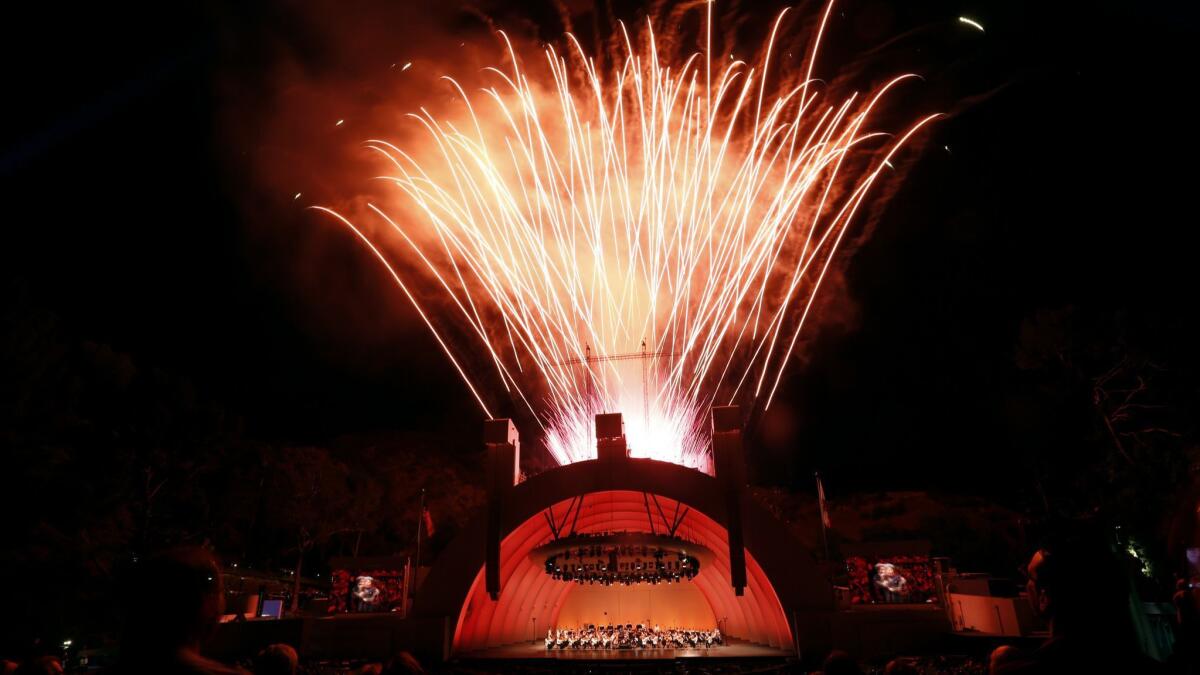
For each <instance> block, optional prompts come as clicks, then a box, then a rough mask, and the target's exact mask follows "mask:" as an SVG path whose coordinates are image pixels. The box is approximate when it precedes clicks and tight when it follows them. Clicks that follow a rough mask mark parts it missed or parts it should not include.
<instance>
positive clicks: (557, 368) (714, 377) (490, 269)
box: [322, 2, 936, 471]
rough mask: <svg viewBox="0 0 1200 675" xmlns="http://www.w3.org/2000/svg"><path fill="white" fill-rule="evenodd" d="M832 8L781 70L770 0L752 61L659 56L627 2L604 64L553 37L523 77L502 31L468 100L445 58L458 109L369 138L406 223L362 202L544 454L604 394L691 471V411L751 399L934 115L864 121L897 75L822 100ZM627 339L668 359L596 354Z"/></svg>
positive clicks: (565, 452) (579, 442)
mask: <svg viewBox="0 0 1200 675" xmlns="http://www.w3.org/2000/svg"><path fill="white" fill-rule="evenodd" d="M707 5H708V6H707V8H706V12H705V15H706V24H705V34H706V37H705V39H706V47H707V49H708V51H711V20H712V19H711V3H707ZM831 7H832V2H830V3H829V4H827V5H826V7H825V10H824V12H823V13H822V16H821V20H820V22H819V24H818V28H817V30H816V31H815V35H814V36H813V38H812V43H811V49H810V50H809V55H808V58H807V59H806V61H805V63H804V67H803V75H802V76H800V77H799V78H796V77H789V76H787V75H786V73H785V74H779V73H776V72H774V71H772V70H771V68H772V64H771V59H772V55H773V51H774V47H775V41H776V40H777V37H778V34H779V30H780V26H781V24H782V22H783V18H784V14H785V13H786V10H785V12H784V13H781V14H780V15H779V17H778V18H777V19H776V21H775V23H774V25H773V26H772V30H771V33H770V37H769V39H768V41H767V43H766V45H765V47H764V49H763V57H762V58H761V60H760V61H759V64H758V65H757V66H751V65H749V64H747V63H744V62H742V61H738V60H730V61H729V62H728V63H726V64H725V65H724V67H723V68H719V69H718V68H715V66H716V63H714V62H713V60H712V58H711V57H710V55H709V54H707V53H706V54H692V55H690V56H687V57H686V58H683V59H680V60H676V59H673V58H672V54H671V53H670V50H669V49H668V50H665V51H660V44H659V43H658V42H657V41H656V39H655V36H654V33H653V30H652V28H651V27H650V25H649V22H647V28H646V30H645V34H644V35H645V37H644V38H643V39H642V41H641V42H640V43H635V41H634V39H633V38H631V36H630V34H629V32H628V31H627V30H626V29H625V26H624V25H621V33H620V35H619V36H618V40H619V43H618V44H619V46H620V47H621V48H622V49H623V60H622V61H621V63H619V64H618V65H617V66H616V67H615V68H613V69H612V72H611V73H609V74H607V75H606V74H605V73H603V72H601V69H600V67H598V66H597V65H596V63H595V61H594V60H592V59H590V58H589V57H588V55H587V53H586V51H585V50H584V48H583V47H582V45H580V43H579V42H578V41H577V40H576V39H575V38H574V37H573V36H568V37H567V45H568V47H567V50H566V52H565V53H564V54H560V53H559V52H558V51H556V50H555V48H553V47H549V48H547V49H546V50H545V59H546V64H545V65H546V73H547V74H548V81H545V82H542V81H538V80H536V79H531V77H530V73H529V72H527V71H526V70H525V69H524V68H523V66H522V63H521V60H520V59H519V58H518V56H517V52H516V50H515V48H514V47H513V45H512V43H511V41H510V40H509V39H508V37H507V35H504V34H503V33H501V36H502V38H503V40H504V42H505V45H506V48H507V53H508V57H509V61H510V62H511V67H510V68H509V69H507V70H501V69H499V68H489V69H486V70H487V72H488V73H489V74H490V75H491V76H493V77H495V78H496V82H497V84H496V85H494V86H492V87H489V88H486V89H484V90H483V91H482V93H481V96H480V97H479V99H478V100H477V99H473V98H472V97H471V96H469V95H468V94H467V93H466V92H465V91H464V90H463V88H462V87H461V86H460V85H459V84H458V83H457V82H455V81H454V80H452V79H450V78H445V79H446V80H447V81H448V82H450V84H451V85H452V86H453V87H454V88H455V89H456V90H457V92H458V94H459V96H460V97H461V100H462V102H463V112H462V114H461V115H460V116H459V117H457V118H454V119H439V118H437V117H435V116H434V115H433V114H431V113H430V112H428V111H427V110H425V109H422V110H421V112H420V113H419V114H411V115H409V117H410V118H411V119H412V120H415V121H416V123H418V124H419V125H421V126H422V127H423V128H424V130H425V132H426V134H427V136H428V138H429V140H430V146H429V148H428V149H427V150H428V151H425V152H422V153H420V154H419V156H418V154H417V153H414V152H409V151H406V150H402V149H400V148H398V147H396V146H395V145H392V144H391V143H388V142H386V141H382V140H371V141H368V142H367V146H368V147H369V148H371V149H372V150H374V151H376V152H378V153H380V154H381V155H383V156H384V157H386V159H387V160H388V162H389V163H390V166H391V167H392V169H393V171H394V173H393V174H392V175H389V176H385V177H384V179H385V180H387V181H389V182H390V183H392V184H393V185H395V186H396V187H397V188H399V190H400V191H401V192H402V193H403V194H404V195H405V196H406V197H407V203H408V204H409V206H410V207H412V208H415V209H416V211H417V212H418V213H419V214H420V219H421V221H422V224H421V226H419V227H414V228H411V229H409V228H406V227H405V226H402V225H401V224H400V222H401V221H400V220H398V219H396V218H393V217H391V216H389V215H388V213H387V212H386V211H385V210H384V209H383V208H381V207H379V206H377V205H375V204H371V205H370V208H371V210H372V211H373V213H374V214H375V215H376V216H378V217H379V218H380V219H381V220H382V221H383V222H385V223H386V224H387V230H388V231H392V232H394V233H395V234H396V236H397V237H398V238H399V241H400V242H402V245H403V247H404V249H406V250H408V251H411V252H412V254H413V255H414V256H415V260H416V261H419V264H415V265H410V267H415V268H416V270H414V273H417V274H420V275H422V276H428V277H431V278H432V279H433V280H434V281H435V282H436V284H437V285H438V287H440V289H441V292H443V293H444V294H445V296H446V297H447V298H448V300H449V305H448V306H449V307H452V308H453V310H452V314H453V316H455V317H457V321H458V322H460V323H461V324H462V325H463V327H464V328H465V329H466V330H467V332H468V333H471V334H474V335H475V337H476V338H477V339H478V340H479V342H480V343H481V345H482V347H483V348H484V350H486V353H487V356H488V359H489V360H490V361H491V363H492V365H493V367H494V368H495V371H496V374H497V376H498V377H499V379H500V381H501V383H502V384H503V386H504V387H505V388H506V389H507V390H508V391H509V392H510V393H512V392H515V394H516V397H517V398H519V400H520V401H521V402H522V403H523V404H524V405H526V406H527V407H528V408H529V410H530V411H531V412H532V413H533V416H534V418H535V419H537V420H538V423H539V424H541V425H542V428H543V430H544V432H545V434H546V438H545V440H546V446H547V448H548V450H549V451H550V452H551V454H552V455H553V456H554V457H555V458H556V459H557V460H558V461H559V462H560V463H564V464H565V463H570V462H573V461H579V460H582V459H587V458H589V457H593V456H594V453H595V450H594V443H593V442H592V440H591V433H592V427H591V419H592V416H593V415H594V414H595V413H596V412H600V411H614V410H615V411H622V412H625V413H626V435H627V437H628V439H629V443H630V449H631V453H632V454H633V455H634V456H646V457H653V458H657V459H664V460H668V461H674V462H677V463H680V464H684V465H687V466H692V467H695V468H698V469H701V470H705V471H707V470H710V462H711V458H710V456H709V454H708V449H707V439H706V438H705V435H704V432H703V427H702V424H701V420H702V412H703V411H704V410H706V409H707V408H708V407H709V406H710V405H712V404H714V403H726V402H729V403H733V402H737V401H740V400H746V399H753V400H760V401H763V402H764V406H769V405H770V403H771V400H772V399H773V397H774V395H775V392H776V390H777V389H778V387H779V383H780V380H781V377H782V372H783V368H784V366H785V364H786V363H787V361H788V360H789V358H790V357H791V354H792V353H793V350H794V348H795V346H796V342H797V339H798V337H799V335H800V332H801V330H802V328H803V326H804V324H805V322H806V320H807V318H808V316H809V313H810V310H811V309H812V307H813V300H814V299H815V297H816V294H817V292H818V290H819V288H820V286H821V284H822V282H823V281H824V279H825V278H826V275H827V273H828V272H829V269H830V265H831V263H832V262H833V260H834V254H835V252H836V251H837V249H838V247H839V246H840V244H841V242H842V240H843V237H844V236H845V235H846V233H847V231H848V228H849V226H850V225H851V223H852V222H853V221H854V216H855V213H856V212H857V210H858V208H859V206H860V205H861V204H862V203H863V202H864V201H865V200H866V199H867V198H868V196H869V194H870V191H871V188H872V186H873V185H874V184H875V183H876V182H877V180H878V178H879V177H880V174H881V171H883V170H884V168H885V167H891V166H892V164H891V161H890V160H892V159H893V158H894V157H895V155H896V153H897V152H898V151H900V149H901V148H902V147H904V145H905V144H906V143H907V142H908V141H909V140H910V139H911V138H912V137H913V135H914V134H915V133H916V132H917V131H918V130H920V129H921V128H922V127H923V126H924V125H926V124H927V123H928V122H930V121H931V120H932V119H934V117H936V116H933V115H931V116H927V117H924V118H920V119H918V120H917V121H916V122H914V123H913V124H911V125H909V126H908V127H907V128H906V129H905V130H904V131H902V132H901V133H899V134H898V135H892V134H889V133H885V132H882V131H877V130H872V129H870V128H869V125H870V122H871V120H872V114H873V113H874V112H875V111H876V109H877V108H878V107H879V106H880V104H881V102H882V101H883V100H884V99H885V98H886V96H887V94H889V93H890V92H891V91H892V90H893V89H894V88H895V86H896V85H898V84H899V83H901V82H903V81H904V80H906V79H908V78H910V77H914V76H912V75H900V76H897V77H895V78H893V79H892V80H890V81H888V82H886V83H885V84H884V85H882V86H880V87H879V88H878V89H876V90H875V91H874V92H872V93H870V95H867V96H864V95H861V94H860V93H850V94H849V95H847V96H846V97H845V98H843V99H841V100H838V101H834V102H831V103H822V102H821V98H822V94H823V92H822V91H820V90H819V87H818V82H817V81H816V80H814V79H813V68H814V64H815V61H816V58H817V55H818V53H819V48H820V42H821V38H822V35H823V34H824V31H825V26H826V23H827V21H828V18H829V13H830V9H831ZM775 70H782V69H780V68H776V69H775ZM769 72H770V73H771V74H772V75H773V76H774V77H775V78H776V79H777V80H778V85H777V87H775V88H772V87H771V86H770V85H769V83H768V77H767V75H768V73H769ZM714 78H715V79H714ZM480 101H482V103H481V102H480ZM322 210H324V211H327V212H329V213H331V214H333V215H334V216H335V217H337V219H338V220H339V221H340V222H341V223H343V224H344V225H346V226H347V227H349V228H351V229H352V230H353V231H354V233H355V234H356V235H357V236H358V237H359V238H361V239H362V240H363V241H364V242H365V243H366V244H367V245H368V246H369V247H370V249H371V251H372V252H373V253H374V254H375V256H376V257H377V258H378V259H379V260H380V261H382V262H383V264H384V265H385V266H387V269H388V271H389V272H390V273H391V275H392V277H393V279H394V281H395V282H396V283H397V284H398V285H399V286H400V288H401V289H402V290H403V292H404V294H405V296H406V297H407V298H408V300H409V301H410V302H411V303H412V304H413V305H414V306H415V307H416V309H417V311H418V312H419V313H420V315H421V318H422V320H423V321H424V322H425V324H426V325H427V326H428V327H429V329H430V330H431V331H432V332H433V333H434V336H435V338H436V339H437V340H438V343H439V345H440V346H441V347H442V349H443V351H445V353H446V354H447V356H449V358H450V360H451V362H452V363H453V365H454V367H455V368H456V369H457V370H458V372H459V374H460V375H462V377H463V379H464V380H465V381H466V383H467V386H468V387H469V388H470V389H471V392H472V394H473V395H474V396H475V398H476V400H477V401H478V402H479V404H480V406H481V408H482V409H483V410H484V413H485V414H488V415H490V412H489V411H488V408H487V405H486V403H485V402H484V399H483V397H482V396H481V395H480V394H479V389H480V387H478V386H477V385H476V384H475V383H473V382H472V380H471V378H470V377H469V376H468V375H467V372H466V370H465V369H464V368H463V367H462V366H461V365H460V361H459V359H456V358H455V355H454V354H453V352H452V350H451V349H450V347H449V346H448V344H447V342H446V340H445V339H443V337H442V336H441V335H439V334H438V329H437V328H436V327H435V325H434V323H433V322H432V321H431V320H430V319H429V317H428V315H427V308H423V307H422V306H421V303H420V302H419V301H418V299H417V297H416V296H414V295H413V294H412V293H411V292H410V290H409V287H408V286H406V284H405V282H404V280H403V279H402V277H401V276H400V274H399V273H397V271H396V269H395V265H393V263H392V262H390V260H389V258H388V256H387V255H386V254H385V253H384V252H383V251H382V250H381V247H380V246H379V245H377V243H375V242H373V241H372V239H371V237H369V236H368V235H366V234H364V231H363V229H362V228H361V227H356V226H355V225H354V224H352V223H351V221H350V220H349V219H347V218H345V217H344V216H341V215H339V214H337V213H335V212H333V211H330V210H329V209H322ZM422 269H423V271H421V270H422ZM410 283H411V282H410ZM638 345H642V349H643V351H644V352H645V353H646V354H648V355H649V356H646V357H645V358H647V359H649V358H664V359H665V358H668V357H669V360H667V361H665V363H659V362H657V361H655V362H653V363H647V362H646V361H642V362H641V363H640V364H639V366H638V367H640V368H641V378H639V377H637V376H636V375H635V374H634V373H631V372H630V371H629V369H628V368H624V369H623V368H622V366H621V363H626V364H627V363H629V362H628V361H622V360H620V359H615V358H610V357H612V356H615V355H619V354H622V353H629V352H632V351H633V350H634V349H635V348H636V346H638ZM664 355H666V356H664ZM634 357H635V358H636V355H634ZM648 372H649V373H650V374H649V375H648V374H647V373H648ZM642 378H647V379H646V380H645V382H642V381H641V379H642Z"/></svg>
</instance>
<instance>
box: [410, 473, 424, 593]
mask: <svg viewBox="0 0 1200 675" xmlns="http://www.w3.org/2000/svg"><path fill="white" fill-rule="evenodd" d="M424 524H425V488H421V507H420V508H419V509H417V557H416V560H415V563H416V564H414V565H413V576H414V577H417V576H420V574H421V527H422V526H423V525H424ZM413 581H414V583H413V584H412V594H413V599H414V601H415V599H416V597H417V584H416V579H415V578H414V580H413Z"/></svg>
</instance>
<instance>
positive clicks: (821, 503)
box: [813, 471, 829, 562]
mask: <svg viewBox="0 0 1200 675" xmlns="http://www.w3.org/2000/svg"><path fill="white" fill-rule="evenodd" d="M813 477H814V478H815V479H816V481H817V519H818V520H820V521H821V546H822V548H824V549H825V562H829V535H828V533H826V531H825V519H826V518H827V517H828V516H826V512H825V509H826V508H828V507H827V505H826V504H825V486H823V485H821V472H820V471H814V472H813Z"/></svg>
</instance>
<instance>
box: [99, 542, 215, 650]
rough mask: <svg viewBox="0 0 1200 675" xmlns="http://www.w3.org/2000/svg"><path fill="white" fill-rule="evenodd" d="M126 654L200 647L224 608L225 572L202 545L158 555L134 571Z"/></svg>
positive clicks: (124, 644) (128, 603)
mask: <svg viewBox="0 0 1200 675" xmlns="http://www.w3.org/2000/svg"><path fill="white" fill-rule="evenodd" d="M125 598H126V612H125V632H124V635H123V636H122V646H121V653H122V658H123V659H124V658H129V657H137V656H139V655H141V656H145V655H148V654H151V653H169V652H175V651H178V650H180V649H185V648H190V649H195V648H196V647H197V646H198V645H199V642H200V640H202V639H203V638H204V637H206V636H207V635H208V634H209V632H210V631H211V630H212V629H213V628H214V627H215V626H216V624H217V621H218V619H219V618H220V616H221V612H222V611H223V594H222V591H221V572H220V568H219V567H218V566H217V562H216V559H214V558H213V556H212V554H211V553H209V552H208V551H206V550H204V549H202V548H177V549H172V550H169V551H164V552H162V553H159V554H157V555H153V556H151V557H149V558H147V559H145V560H144V561H142V562H140V563H138V564H137V565H135V567H134V568H133V569H132V570H131V575H130V579H129V584H128V586H127V588H126V591H125Z"/></svg>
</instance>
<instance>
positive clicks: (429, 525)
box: [421, 509, 433, 537]
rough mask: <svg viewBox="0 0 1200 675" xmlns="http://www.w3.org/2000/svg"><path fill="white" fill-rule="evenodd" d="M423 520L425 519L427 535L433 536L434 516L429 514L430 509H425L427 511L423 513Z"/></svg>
mask: <svg viewBox="0 0 1200 675" xmlns="http://www.w3.org/2000/svg"><path fill="white" fill-rule="evenodd" d="M421 520H422V521H424V523H425V536H427V537H432V536H433V516H431V515H429V509H425V511H424V512H422V513H421Z"/></svg>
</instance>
